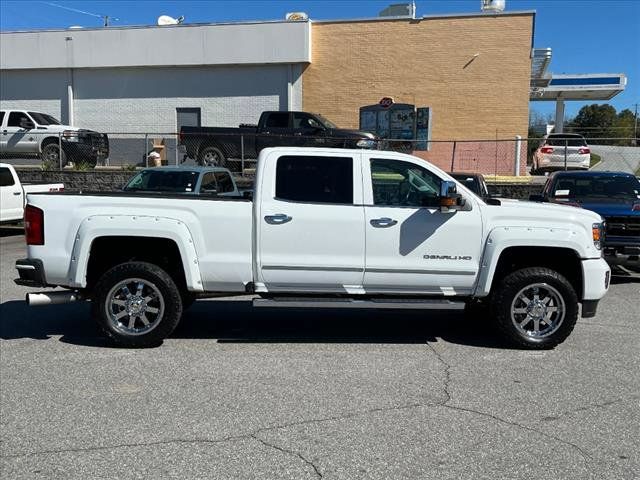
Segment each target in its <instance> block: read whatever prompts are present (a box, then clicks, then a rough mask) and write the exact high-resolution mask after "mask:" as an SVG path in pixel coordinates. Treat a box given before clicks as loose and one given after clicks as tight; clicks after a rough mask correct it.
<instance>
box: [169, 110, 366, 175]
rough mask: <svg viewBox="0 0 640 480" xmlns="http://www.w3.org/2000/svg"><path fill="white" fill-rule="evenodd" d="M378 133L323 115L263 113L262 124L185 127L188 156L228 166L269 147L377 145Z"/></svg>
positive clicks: (183, 138)
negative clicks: (350, 127) (343, 125)
mask: <svg viewBox="0 0 640 480" xmlns="http://www.w3.org/2000/svg"><path fill="white" fill-rule="evenodd" d="M375 138H376V137H375V135H373V134H372V133H369V132H361V131H359V130H346V129H344V128H338V127H336V126H335V125H334V124H333V123H332V122H330V121H329V120H327V119H326V118H324V117H323V116H322V115H320V114H316V113H306V112H262V115H260V120H259V121H258V125H240V126H239V127H238V128H224V127H182V128H181V129H180V143H181V144H182V145H184V146H185V149H186V152H187V156H188V157H190V158H193V159H196V160H197V161H198V163H199V164H200V165H204V166H218V167H224V166H226V165H225V164H226V160H227V159H228V158H241V157H242V156H243V155H244V157H245V158H257V157H258V154H259V153H260V152H261V151H262V149H264V148H267V147H342V148H373V147H375V146H376V141H375Z"/></svg>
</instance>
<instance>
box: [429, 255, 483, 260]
mask: <svg viewBox="0 0 640 480" xmlns="http://www.w3.org/2000/svg"><path fill="white" fill-rule="evenodd" d="M422 258H424V259H425V260H471V256H470V255H423V257H422Z"/></svg>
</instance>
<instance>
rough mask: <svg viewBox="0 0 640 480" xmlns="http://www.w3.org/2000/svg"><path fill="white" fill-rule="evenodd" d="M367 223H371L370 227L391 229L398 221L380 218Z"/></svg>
mask: <svg viewBox="0 0 640 480" xmlns="http://www.w3.org/2000/svg"><path fill="white" fill-rule="evenodd" d="M369 223H371V225H372V226H374V227H376V228H387V227H393V226H394V225H396V224H397V223H398V221H397V220H394V219H393V218H389V217H382V218H374V219H372V220H371V221H370V222H369Z"/></svg>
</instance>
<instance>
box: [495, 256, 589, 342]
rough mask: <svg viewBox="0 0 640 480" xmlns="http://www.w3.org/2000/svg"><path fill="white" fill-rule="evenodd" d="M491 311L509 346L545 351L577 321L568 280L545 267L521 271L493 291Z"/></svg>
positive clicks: (574, 298)
mask: <svg viewBox="0 0 640 480" xmlns="http://www.w3.org/2000/svg"><path fill="white" fill-rule="evenodd" d="M492 312H493V315H494V318H495V321H496V324H497V327H498V330H499V332H500V333H501V334H502V336H503V337H504V338H505V339H506V340H507V342H509V344H511V345H512V346H515V347H519V348H527V349H549V348H553V347H555V346H556V345H558V344H560V343H562V342H563V341H564V340H565V339H566V338H567V337H568V336H569V334H570V333H571V332H572V331H573V327H574V326H575V324H576V321H577V319H578V297H577V295H576V292H575V290H574V289H573V287H572V286H571V284H570V283H569V281H568V280H567V279H566V278H565V277H563V276H562V275H560V274H559V273H558V272H556V271H554V270H551V269H549V268H539V267H533V268H523V269H522V270H517V271H515V272H513V273H510V274H509V275H507V276H506V277H505V278H504V280H502V282H501V283H500V284H499V286H498V287H497V289H496V291H495V292H494V295H493V299H492Z"/></svg>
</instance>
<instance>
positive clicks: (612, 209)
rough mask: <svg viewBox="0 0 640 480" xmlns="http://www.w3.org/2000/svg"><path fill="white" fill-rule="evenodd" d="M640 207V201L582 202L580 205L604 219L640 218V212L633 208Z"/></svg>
mask: <svg viewBox="0 0 640 480" xmlns="http://www.w3.org/2000/svg"><path fill="white" fill-rule="evenodd" d="M634 204H635V205H640V200H638V201H636V202H634V201H632V200H623V201H615V200H614V201H606V202H593V201H590V202H581V203H580V205H581V206H582V208H584V209H586V210H591V211H592V212H596V213H598V214H600V215H602V216H603V217H620V216H633V217H640V210H633V206H634Z"/></svg>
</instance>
